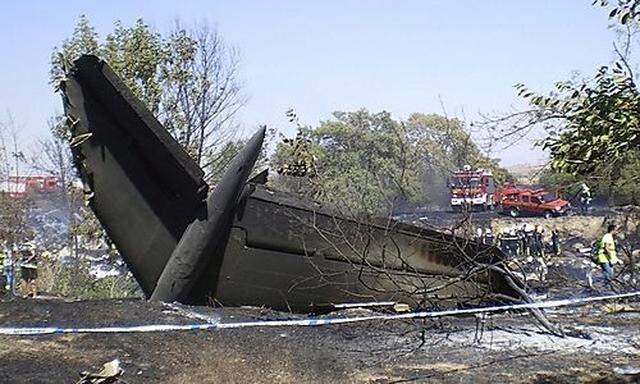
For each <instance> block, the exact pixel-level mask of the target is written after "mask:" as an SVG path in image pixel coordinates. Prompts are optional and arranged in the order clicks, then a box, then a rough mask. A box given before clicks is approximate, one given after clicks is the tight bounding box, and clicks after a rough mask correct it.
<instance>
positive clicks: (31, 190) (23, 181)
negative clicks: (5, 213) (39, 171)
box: [0, 176, 58, 199]
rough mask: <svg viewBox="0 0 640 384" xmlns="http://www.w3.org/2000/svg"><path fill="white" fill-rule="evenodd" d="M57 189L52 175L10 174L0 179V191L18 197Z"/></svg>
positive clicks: (55, 179) (56, 182)
mask: <svg viewBox="0 0 640 384" xmlns="http://www.w3.org/2000/svg"><path fill="white" fill-rule="evenodd" d="M57 190H58V178H56V177H54V176H10V177H9V178H8V179H6V180H3V181H0V193H2V194H6V195H8V196H9V197H11V198H15V199H20V198H23V197H25V196H27V195H30V194H46V193H52V192H55V191H57Z"/></svg>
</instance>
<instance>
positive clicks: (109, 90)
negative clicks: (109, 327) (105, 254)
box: [62, 55, 208, 296]
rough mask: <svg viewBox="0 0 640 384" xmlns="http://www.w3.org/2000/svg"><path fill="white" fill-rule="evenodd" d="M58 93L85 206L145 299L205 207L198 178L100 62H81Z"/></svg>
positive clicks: (186, 157)
mask: <svg viewBox="0 0 640 384" xmlns="http://www.w3.org/2000/svg"><path fill="white" fill-rule="evenodd" d="M62 90H63V103H64V107H65V112H66V115H67V119H68V124H69V126H70V128H71V134H72V152H73V159H74V162H75V165H76V168H77V169H78V171H79V173H80V176H81V178H82V180H83V182H84V184H85V189H86V193H88V194H89V204H90V206H91V208H92V209H93V211H94V212H95V214H96V216H97V217H98V219H99V220H100V222H101V223H102V225H103V227H104V228H105V230H106V232H107V234H108V235H109V237H110V238H111V240H112V241H113V242H114V243H115V245H116V247H117V248H118V250H119V251H120V253H121V254H122V256H123V257H124V259H125V261H126V263H127V264H128V266H129V268H130V270H131V271H132V273H133V274H134V276H135V278H136V280H137V281H138V282H139V284H140V286H141V288H142V290H143V291H144V292H145V294H146V295H147V296H150V295H151V293H152V292H153V290H154V288H155V286H156V282H157V280H158V278H159V277H160V275H161V273H162V271H163V269H164V266H165V265H166V263H167V262H168V260H169V257H170V256H171V253H172V251H173V250H174V249H175V248H176V245H177V244H178V241H179V240H180V238H181V237H182V234H183V233H184V231H185V229H186V228H187V226H188V225H189V224H190V223H191V222H192V220H193V217H194V215H196V212H197V211H198V210H199V209H202V207H203V206H204V199H205V197H206V195H207V189H208V187H207V184H206V183H205V181H204V180H203V177H204V172H203V171H202V169H200V167H199V166H198V164H196V163H195V162H194V161H193V160H192V159H191V158H190V157H189V155H188V154H187V153H186V152H185V151H184V150H183V149H182V147H181V146H180V144H179V143H178V142H176V141H175V140H174V139H173V138H172V137H171V135H170V134H169V132H167V130H166V129H165V128H164V127H162V125H161V124H160V123H159V122H158V121H157V120H156V119H155V118H154V117H153V115H152V114H151V112H150V111H149V110H148V109H147V108H146V107H145V106H144V105H143V103H142V102H140V101H139V100H138V99H137V98H136V97H135V96H134V95H133V94H132V92H131V91H130V90H129V88H127V86H126V85H125V84H124V83H123V81H122V80H121V79H120V78H118V76H117V75H116V74H115V73H114V72H113V70H112V69H111V68H109V66H108V65H107V64H106V63H105V62H104V61H102V60H100V59H98V58H97V57H95V56H89V55H85V56H82V57H80V58H79V59H78V60H76V61H75V62H74V64H73V67H72V68H71V69H70V70H69V72H68V73H67V79H66V81H65V82H64V84H62Z"/></svg>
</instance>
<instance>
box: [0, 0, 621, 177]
mask: <svg viewBox="0 0 640 384" xmlns="http://www.w3.org/2000/svg"><path fill="white" fill-rule="evenodd" d="M81 14H85V15H87V16H88V18H89V20H90V22H91V23H92V24H93V25H94V27H95V28H96V30H97V31H98V33H99V34H100V35H101V36H104V35H106V34H107V33H108V32H110V31H111V30H112V29H113V23H114V21H116V20H121V21H122V22H123V23H124V24H125V25H131V24H132V23H133V22H134V21H135V20H136V19H138V18H143V19H144V20H145V21H146V22H147V23H148V24H150V25H151V26H152V27H153V28H154V29H156V30H158V31H159V32H165V31H167V30H169V29H171V27H172V26H173V24H174V22H175V20H177V19H179V20H180V21H181V23H182V24H187V25H188V24H190V23H199V22H208V23H209V24H211V25H215V26H217V28H218V31H219V32H220V34H221V35H222V37H223V38H224V40H225V41H226V42H227V43H228V44H229V45H231V46H234V47H236V48H237V49H238V50H239V51H240V57H241V63H240V64H241V79H242V82H243V84H244V92H245V94H246V95H247V96H248V98H249V101H248V103H247V105H246V106H245V107H244V108H243V109H242V110H241V111H240V114H239V115H238V122H239V123H240V125H241V127H242V128H243V130H244V131H245V132H251V131H253V130H254V129H256V127H257V126H259V125H261V124H266V125H268V126H270V127H274V128H276V129H278V130H279V131H280V132H282V133H284V134H286V135H292V134H293V132H294V130H295V127H293V126H292V125H291V124H290V123H288V121H287V119H286V117H285V112H286V111H287V110H288V109H289V108H293V109H294V110H295V111H296V113H297V114H298V116H299V118H300V120H301V122H303V123H305V124H310V125H317V124H318V122H319V121H321V120H326V119H329V118H331V113H332V112H333V111H336V110H343V111H349V110H356V109H360V108H367V109H368V110H370V111H372V112H377V111H380V110H387V111H389V112H391V113H392V115H393V117H395V118H398V119H402V118H406V117H408V115H409V114H411V113H413V112H423V113H440V114H442V113H445V112H446V114H447V115H448V116H450V117H451V116H455V117H459V118H464V119H466V120H467V121H473V120H475V119H478V118H479V116H480V115H481V114H492V113H504V112H508V111H510V110H511V109H512V108H522V107H523V104H522V102H521V101H519V100H518V98H517V95H516V93H515V91H514V89H513V85H514V84H516V83H520V82H522V83H525V84H526V85H528V86H529V87H530V88H532V89H534V90H537V91H541V92H545V91H549V90H551V89H552V87H553V84H554V83H555V82H557V81H561V80H564V79H567V78H569V77H571V75H572V73H574V72H576V71H577V72H580V73H583V74H585V75H589V74H591V73H594V72H595V69H596V68H597V67H599V66H600V65H603V64H607V63H608V62H609V61H610V60H611V59H612V42H613V39H614V35H613V32H611V31H610V30H608V28H607V27H608V20H607V12H606V11H604V10H603V9H600V8H596V7H592V6H591V1H590V0H562V1H558V0H547V1H544V0H535V1H534V0H530V1H524V0H519V1H514V0H502V1H498V0H458V1H449V0H440V1H436V0H422V1H419V0H418V1H409V0H406V1H391V0H388V1H377V0H369V1H364V0H361V1H352V0H324V1H313V2H312V1H299V0H298V1H294V0H291V1H257V0H255V1H249V0H244V1H243V0H236V1H224V2H223V1H211V0H210V1H204V0H202V1H195V0H194V1H190V0H181V1H170V0H160V1H153V2H152V1H136V0H118V1H86V0H82V1H80V0H66V1H62V2H60V1H55V2H54V1H45V0H41V1H37V0H34V1H3V2H1V3H0V36H2V37H1V38H0V52H2V56H1V57H0V121H3V120H6V116H7V115H8V114H11V116H12V117H13V120H14V121H15V124H16V126H17V127H18V130H19V135H20V138H21V139H22V140H24V141H26V142H35V141H36V140H37V139H38V138H42V137H46V136H47V125H46V123H47V120H48V119H49V117H50V116H52V115H53V114H55V113H56V112H57V111H60V110H61V103H60V100H59V97H58V96H57V95H56V94H54V93H53V91H52V88H51V86H50V85H49V84H48V79H49V78H48V70H49V59H50V55H51V52H52V50H53V48H54V46H56V45H59V44H60V43H61V42H62V41H63V40H64V39H65V38H67V37H69V36H70V35H71V33H72V31H73V28H74V26H75V24H76V22H77V19H78V17H79V15H81ZM533 139H534V138H529V139H525V140H524V141H522V142H520V143H518V144H517V145H515V146H514V147H511V148H509V149H506V150H502V151H499V152H495V153H492V154H491V155H492V156H494V157H499V158H501V159H502V164H503V165H506V166H509V165H514V164H522V163H540V162H541V161H543V159H544V158H545V155H544V153H542V152H541V151H540V150H539V149H536V148H534V146H533V143H532V141H533Z"/></svg>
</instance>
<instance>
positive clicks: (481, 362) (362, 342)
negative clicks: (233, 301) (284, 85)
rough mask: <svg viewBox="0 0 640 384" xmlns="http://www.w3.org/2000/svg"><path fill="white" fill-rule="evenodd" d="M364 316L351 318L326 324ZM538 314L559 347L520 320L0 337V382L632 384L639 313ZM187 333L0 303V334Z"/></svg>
mask: <svg viewBox="0 0 640 384" xmlns="http://www.w3.org/2000/svg"><path fill="white" fill-rule="evenodd" d="M183 308H186V307H183ZM188 309H189V310H191V311H196V312H199V313H203V314H208V315H216V316H220V317H221V321H222V322H234V321H241V320H248V319H263V320H264V319H276V318H297V317H301V316H297V315H290V314H285V313H278V312H272V311H268V310H264V309H259V308H240V309H239V308H235V309H234V308H227V309H224V310H223V309H212V308H204V307H194V308H188ZM370 313H371V312H370V311H369V310H363V309H355V310H349V311H343V312H340V313H334V314H333V315H343V316H355V315H362V314H370ZM548 315H549V317H550V318H551V319H552V320H553V321H555V322H557V323H558V324H560V325H561V326H562V327H563V328H564V329H565V331H567V333H568V334H569V335H570V336H568V337H565V338H558V337H553V336H549V335H548V334H544V333H543V332H541V331H540V330H539V329H538V328H537V326H536V325H535V324H533V323H532V322H531V320H530V319H529V317H528V316H526V315H525V314H522V313H520V314H515V313H512V314H506V313H505V314H494V315H492V316H491V317H489V318H487V319H485V320H484V322H479V320H478V319H477V318H475V317H467V318H443V319H440V320H429V321H394V322H368V323H357V324H351V325H336V326H317V327H311V328H310V327H279V328H244V329H223V330H212V331H185V332H170V333H147V334H109V335H104V334H91V335H89V334H73V335H47V336H28V337H18V336H0V382H3V383H74V382H75V381H76V380H77V379H78V377H79V372H81V371H97V370H98V369H99V368H100V367H101V366H102V364H103V363H105V362H108V361H110V360H112V359H116V358H117V359H119V360H120V361H121V363H122V365H123V368H124V369H125V375H124V376H123V377H122V378H123V379H124V380H125V382H126V383H130V384H134V383H187V382H190V383H191V382H192V383H221V382H223V383H274V382H286V383H403V382H446V383H486V382H491V383H514V382H524V383H626V382H640V375H637V374H636V375H635V376H634V375H632V374H628V372H629V369H630V368H631V369H638V368H640V327H639V324H640V323H639V321H640V303H626V304H624V303H618V304H615V305H613V304H608V305H605V304H596V305H593V306H584V307H574V308H565V309H559V310H557V311H554V312H549V313H548ZM194 322H196V320H193V319H190V318H188V317H186V316H185V314H184V313H181V312H178V311H176V310H175V309H172V308H169V307H167V306H164V305H162V304H157V303H148V302H145V301H140V300H120V301H117V300H112V301H75V302H73V301H64V300H61V299H15V300H11V301H4V302H2V303H0V326H3V327H7V326H61V327H80V326H107V325H141V324H153V323H171V324H187V323H194ZM478 324H480V330H478V327H477V325H478ZM482 327H484V329H483V330H482ZM621 369H622V370H623V371H620V370H621ZM625 369H626V370H627V374H623V373H622V372H624V370H625Z"/></svg>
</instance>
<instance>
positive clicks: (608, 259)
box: [597, 224, 622, 285]
mask: <svg viewBox="0 0 640 384" xmlns="http://www.w3.org/2000/svg"><path fill="white" fill-rule="evenodd" d="M615 231H616V226H615V225H614V224H609V225H608V226H607V233H605V234H604V235H603V236H602V238H601V239H600V243H599V244H598V260H597V261H598V264H600V268H601V269H602V273H603V274H604V278H605V280H606V281H607V282H608V283H609V285H611V280H612V279H613V273H614V271H613V266H614V265H615V264H618V263H619V264H622V261H621V260H620V259H618V256H617V254H616V242H615V239H614V236H615Z"/></svg>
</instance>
